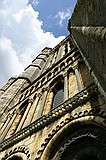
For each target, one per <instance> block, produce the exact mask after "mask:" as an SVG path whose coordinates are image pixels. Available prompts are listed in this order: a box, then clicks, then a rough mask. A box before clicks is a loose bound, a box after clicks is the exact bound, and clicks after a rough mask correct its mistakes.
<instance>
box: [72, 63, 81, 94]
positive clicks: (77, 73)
mask: <svg viewBox="0 0 106 160" xmlns="http://www.w3.org/2000/svg"><path fill="white" fill-rule="evenodd" d="M73 70H74V72H75V76H76V80H77V86H78V91H79V92H80V91H81V90H82V89H83V87H82V82H81V78H80V74H79V71H78V65H75V66H73Z"/></svg>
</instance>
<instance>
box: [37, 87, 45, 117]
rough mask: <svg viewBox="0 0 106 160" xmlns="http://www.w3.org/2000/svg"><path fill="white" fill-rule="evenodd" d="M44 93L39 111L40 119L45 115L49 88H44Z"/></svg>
mask: <svg viewBox="0 0 106 160" xmlns="http://www.w3.org/2000/svg"><path fill="white" fill-rule="evenodd" d="M43 92H44V93H43V98H42V102H41V106H40V108H39V111H38V115H37V118H39V117H40V116H41V115H42V113H43V109H44V105H45V102H46V98H47V93H48V88H44V89H43Z"/></svg>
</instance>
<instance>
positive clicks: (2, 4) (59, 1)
mask: <svg viewBox="0 0 106 160" xmlns="http://www.w3.org/2000/svg"><path fill="white" fill-rule="evenodd" d="M76 2H77V0H29V1H28V0H1V1H0V88H1V87H2V86H3V85H4V84H5V83H6V82H7V80H8V79H9V78H10V77H13V76H16V75H17V76H18V75H19V74H20V73H21V72H22V71H23V70H24V68H26V67H27V66H28V65H29V64H30V63H31V61H32V60H33V59H34V58H35V57H36V56H37V55H38V54H39V53H40V51H41V50H42V49H43V48H44V47H52V48H53V47H54V46H55V45H57V44H58V43H59V42H60V41H61V40H63V39H64V38H65V37H66V36H67V35H68V34H69V32H68V30H67V24H68V19H69V18H70V17H71V14H72V12H73V9H74V6H75V4H76Z"/></svg>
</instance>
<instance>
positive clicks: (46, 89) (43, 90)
mask: <svg viewBox="0 0 106 160" xmlns="http://www.w3.org/2000/svg"><path fill="white" fill-rule="evenodd" d="M49 89H50V87H45V88H42V92H45V91H49Z"/></svg>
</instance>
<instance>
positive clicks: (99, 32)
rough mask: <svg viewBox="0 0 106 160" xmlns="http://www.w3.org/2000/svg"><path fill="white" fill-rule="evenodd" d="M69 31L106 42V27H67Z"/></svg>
mask: <svg viewBox="0 0 106 160" xmlns="http://www.w3.org/2000/svg"><path fill="white" fill-rule="evenodd" d="M69 30H71V32H72V31H77V32H79V33H81V34H83V35H85V36H89V37H90V38H93V39H96V40H101V41H105V40H106V27H104V26H98V27H91V26H87V27H86V26H81V27H78V26H69Z"/></svg>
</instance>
